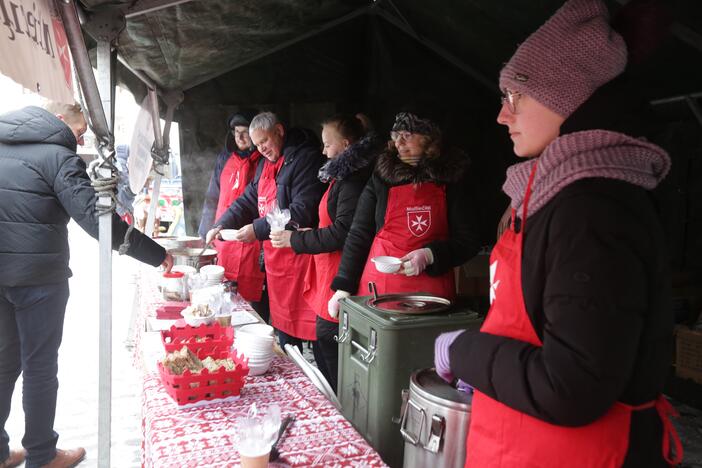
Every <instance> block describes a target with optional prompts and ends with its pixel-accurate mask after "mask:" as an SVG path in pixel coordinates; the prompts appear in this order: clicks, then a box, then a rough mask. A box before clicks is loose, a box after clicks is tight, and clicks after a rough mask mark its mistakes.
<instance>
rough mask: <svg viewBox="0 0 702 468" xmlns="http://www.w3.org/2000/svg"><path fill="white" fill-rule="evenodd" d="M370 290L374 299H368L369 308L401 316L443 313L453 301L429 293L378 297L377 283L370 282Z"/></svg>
mask: <svg viewBox="0 0 702 468" xmlns="http://www.w3.org/2000/svg"><path fill="white" fill-rule="evenodd" d="M368 290H369V291H370V292H371V293H372V294H373V297H371V298H370V299H368V302H367V304H368V307H370V308H372V309H375V310H379V311H381V312H388V313H400V314H417V315H420V314H434V313H437V312H443V311H445V310H448V309H449V308H450V307H451V301H449V300H448V299H446V298H444V297H441V296H436V295H434V294H429V293H416V294H405V293H403V294H383V295H381V296H379V295H378V288H377V287H376V286H375V283H374V282H372V281H370V282H368Z"/></svg>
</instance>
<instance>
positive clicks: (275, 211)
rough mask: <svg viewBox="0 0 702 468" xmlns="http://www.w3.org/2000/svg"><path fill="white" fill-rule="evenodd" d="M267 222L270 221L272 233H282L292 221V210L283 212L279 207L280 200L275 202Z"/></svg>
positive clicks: (268, 214) (267, 215)
mask: <svg viewBox="0 0 702 468" xmlns="http://www.w3.org/2000/svg"><path fill="white" fill-rule="evenodd" d="M266 221H268V225H269V226H270V227H271V231H282V230H284V229H285V226H286V225H287V224H288V221H290V210H289V209H287V208H285V209H283V210H281V209H280V208H279V207H278V200H274V201H273V207H272V208H271V210H270V211H269V212H268V213H267V214H266Z"/></svg>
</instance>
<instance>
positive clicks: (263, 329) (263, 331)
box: [239, 323, 273, 337]
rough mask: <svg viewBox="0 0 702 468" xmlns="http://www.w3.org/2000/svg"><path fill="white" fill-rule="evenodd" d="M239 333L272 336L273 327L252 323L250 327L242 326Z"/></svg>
mask: <svg viewBox="0 0 702 468" xmlns="http://www.w3.org/2000/svg"><path fill="white" fill-rule="evenodd" d="M239 331H242V332H244V333H250V334H252V335H257V336H264V337H272V336H273V327H271V326H270V325H266V324H265V323H253V324H251V325H244V326H243V327H241V328H240V329H239Z"/></svg>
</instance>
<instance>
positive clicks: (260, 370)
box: [249, 361, 273, 375]
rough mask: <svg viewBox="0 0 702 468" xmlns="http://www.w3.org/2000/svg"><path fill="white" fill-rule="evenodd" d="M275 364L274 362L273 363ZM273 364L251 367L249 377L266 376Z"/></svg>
mask: <svg viewBox="0 0 702 468" xmlns="http://www.w3.org/2000/svg"><path fill="white" fill-rule="evenodd" d="M271 362H273V361H271ZM271 362H269V363H267V364H263V365H260V366H259V365H254V366H251V365H250V366H249V375H261V374H265V373H266V371H268V369H269V368H270V367H271Z"/></svg>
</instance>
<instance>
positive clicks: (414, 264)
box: [400, 248, 434, 276]
mask: <svg viewBox="0 0 702 468" xmlns="http://www.w3.org/2000/svg"><path fill="white" fill-rule="evenodd" d="M400 260H401V261H402V270H400V273H402V274H405V275H407V276H417V275H418V274H420V273H421V272H423V271H424V270H425V269H426V268H427V266H428V265H431V264H432V263H434V254H432V253H431V249H428V248H423V249H417V250H413V251H411V252H410V253H408V254H407V255H405V256H404V257H402V258H401V259H400Z"/></svg>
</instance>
